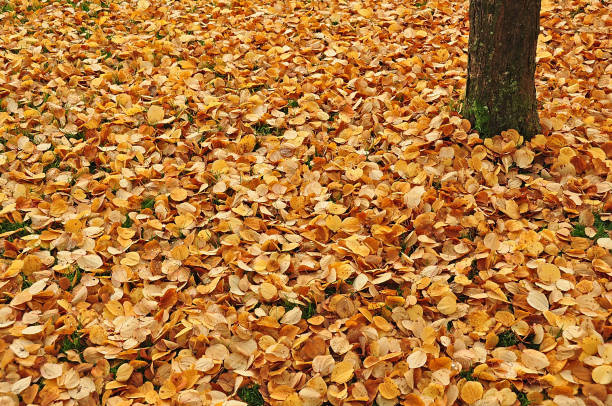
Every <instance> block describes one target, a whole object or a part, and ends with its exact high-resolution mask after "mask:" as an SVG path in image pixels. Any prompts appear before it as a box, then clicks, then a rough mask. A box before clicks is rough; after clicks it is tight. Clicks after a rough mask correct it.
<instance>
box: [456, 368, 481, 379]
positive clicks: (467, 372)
mask: <svg viewBox="0 0 612 406" xmlns="http://www.w3.org/2000/svg"><path fill="white" fill-rule="evenodd" d="M473 373H474V367H472V368H470V369H468V370H465V371H461V372H459V378H463V379H465V380H466V381H478V379H477V378H475V377H473V376H472V374H473Z"/></svg>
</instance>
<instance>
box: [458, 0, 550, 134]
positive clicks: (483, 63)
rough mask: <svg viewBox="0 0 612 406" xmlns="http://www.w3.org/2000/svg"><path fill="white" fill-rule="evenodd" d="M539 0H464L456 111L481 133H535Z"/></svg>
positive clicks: (538, 129)
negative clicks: (466, 34)
mask: <svg viewBox="0 0 612 406" xmlns="http://www.w3.org/2000/svg"><path fill="white" fill-rule="evenodd" d="M539 28H540V0H470V40H469V48H468V79H467V88H466V95H465V101H464V104H463V109H462V114H463V116H464V117H465V118H467V119H468V120H469V121H470V122H471V123H472V126H473V128H474V129H475V130H476V131H478V132H479V133H480V135H481V136H483V137H491V136H494V135H496V134H499V133H501V132H502V131H504V130H508V129H515V130H517V131H518V132H519V133H520V134H521V135H522V136H523V137H525V138H526V139H529V138H531V137H533V136H534V135H535V134H537V133H539V132H540V120H539V117H538V113H537V99H536V90H535V78H534V75H535V56H536V47H537V41H538V34H539Z"/></svg>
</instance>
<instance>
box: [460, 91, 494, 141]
mask: <svg viewBox="0 0 612 406" xmlns="http://www.w3.org/2000/svg"><path fill="white" fill-rule="evenodd" d="M463 115H464V116H466V117H467V118H468V119H469V120H470V121H472V124H473V125H474V129H475V130H476V131H478V133H479V134H480V135H481V136H483V137H489V136H490V135H491V134H490V123H491V114H490V112H489V107H487V106H486V105H485V104H483V103H480V102H479V101H477V100H473V101H472V102H471V103H470V102H468V101H466V103H465V104H464V105H463Z"/></svg>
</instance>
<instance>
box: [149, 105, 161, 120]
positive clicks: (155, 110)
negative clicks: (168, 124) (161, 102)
mask: <svg viewBox="0 0 612 406" xmlns="http://www.w3.org/2000/svg"><path fill="white" fill-rule="evenodd" d="M163 119H164V108H163V107H161V106H158V105H153V106H151V107H149V111H147V120H148V121H149V124H155V123H158V122H160V121H162V120H163Z"/></svg>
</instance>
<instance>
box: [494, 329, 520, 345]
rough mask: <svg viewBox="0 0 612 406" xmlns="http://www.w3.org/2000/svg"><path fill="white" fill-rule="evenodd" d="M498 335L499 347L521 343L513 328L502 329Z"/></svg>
mask: <svg viewBox="0 0 612 406" xmlns="http://www.w3.org/2000/svg"><path fill="white" fill-rule="evenodd" d="M497 337H498V338H499V341H498V342H497V347H512V346H513V345H517V344H518V343H519V339H518V337H517V336H516V333H515V332H514V331H512V330H506V331H502V332H501V333H499V334H498V335H497Z"/></svg>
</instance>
